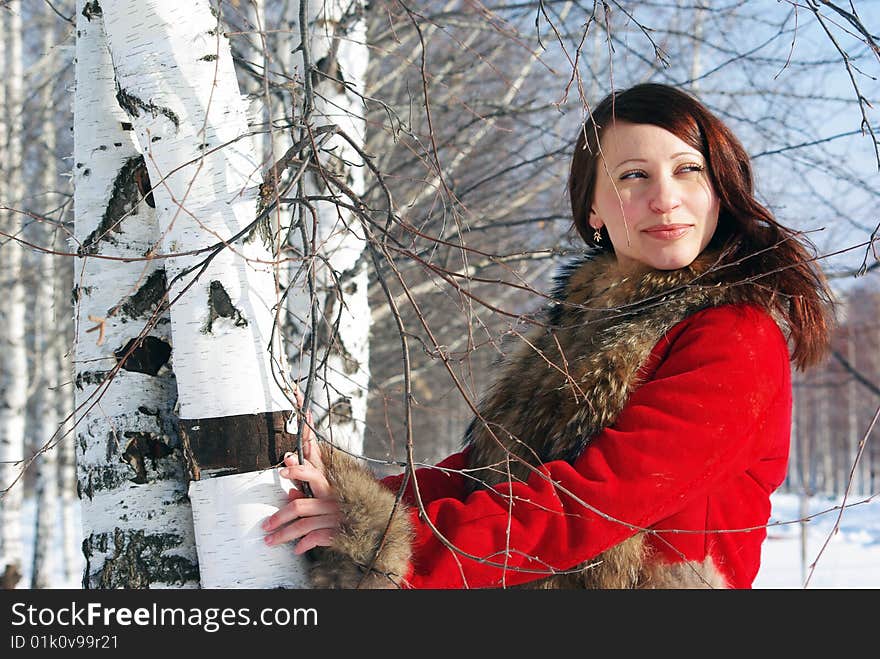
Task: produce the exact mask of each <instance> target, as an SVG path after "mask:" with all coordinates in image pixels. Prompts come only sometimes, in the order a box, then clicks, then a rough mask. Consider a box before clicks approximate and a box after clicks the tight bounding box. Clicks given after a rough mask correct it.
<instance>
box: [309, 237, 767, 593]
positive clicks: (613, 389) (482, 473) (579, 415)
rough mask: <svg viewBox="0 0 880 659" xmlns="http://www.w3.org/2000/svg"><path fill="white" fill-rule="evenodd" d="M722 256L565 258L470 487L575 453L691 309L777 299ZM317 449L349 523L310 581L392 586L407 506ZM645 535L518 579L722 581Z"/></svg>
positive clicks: (346, 461) (632, 584)
mask: <svg viewBox="0 0 880 659" xmlns="http://www.w3.org/2000/svg"><path fill="white" fill-rule="evenodd" d="M721 262H722V259H721V255H720V254H719V253H718V252H716V251H709V250H707V251H704V252H703V254H701V255H700V256H699V257H698V258H697V259H696V260H695V261H694V262H693V263H692V264H691V265H690V266H689V267H687V268H682V269H680V270H671V271H658V270H652V269H649V268H647V267H645V266H639V267H637V268H632V269H628V270H625V269H623V268H621V267H620V266H619V265H618V264H617V261H616V259H615V257H614V255H612V254H604V253H600V254H595V253H591V254H588V255H587V256H586V257H583V258H581V259H578V260H576V261H574V262H572V263H570V264H568V265H567V266H563V268H562V270H561V272H560V275H559V276H558V277H557V285H556V292H555V302H554V304H553V305H552V306H551V308H550V309H549V310H548V312H547V313H546V314H545V320H546V327H540V328H537V329H536V330H535V331H534V332H532V333H531V334H530V335H529V336H528V337H527V340H526V341H523V342H521V344H519V345H518V346H516V348H515V349H514V350H513V351H512V354H511V356H510V358H509V359H508V361H507V363H506V364H505V365H503V366H502V369H503V370H502V373H501V377H500V378H499V379H498V380H497V382H496V383H495V384H494V385H493V387H492V388H491V389H490V390H489V392H488V395H487V396H486V398H485V400H484V401H483V402H482V403H481V404H480V408H479V414H478V415H477V417H476V418H475V419H474V420H473V421H472V422H471V424H470V426H469V428H468V430H467V432H466V435H465V444H466V445H470V446H471V447H472V451H471V453H470V467H471V469H473V470H474V471H472V472H471V475H472V476H474V478H473V479H472V480H471V482H472V483H474V484H473V485H472V486H471V487H472V488H473V489H475V490H476V489H481V488H483V489H485V488H491V487H492V486H493V485H496V484H498V483H500V482H503V481H506V480H508V479H510V478H513V479H521V480H525V479H527V478H528V476H529V474H530V473H531V470H532V467H534V466H537V465H539V464H541V463H543V462H547V461H550V460H568V461H573V460H574V459H575V458H576V457H577V456H578V455H580V453H581V452H582V451H583V450H584V448H585V447H586V446H587V444H588V442H589V441H590V439H591V438H592V437H593V436H594V435H596V434H597V433H599V432H600V431H601V430H602V429H604V428H605V427H607V426H609V425H611V424H613V423H614V421H615V420H616V419H617V417H618V415H619V414H620V412H621V411H622V410H623V407H624V406H625V404H626V402H627V400H628V399H629V397H630V395H631V393H632V391H633V390H634V389H635V387H637V386H638V385H639V372H640V369H641V368H642V367H643V366H644V365H645V363H646V362H647V359H648V357H649V356H650V354H651V352H652V350H653V348H654V346H655V345H656V344H657V343H658V341H660V340H661V339H662V337H663V336H664V335H665V334H666V333H667V332H668V331H669V330H670V329H671V328H672V327H673V326H674V325H675V324H677V323H679V322H680V321H682V320H684V319H685V318H687V317H688V316H690V315H692V314H694V313H696V312H697V311H699V310H701V309H704V308H706V307H710V306H718V305H721V304H733V303H739V302H750V303H753V304H758V305H759V306H761V307H763V308H765V309H769V308H770V307H771V305H770V300H771V299H772V291H767V290H766V289H764V288H762V287H760V286H757V285H752V284H748V283H743V282H742V281H740V279H741V272H740V271H739V270H738V269H737V268H736V267H735V266H734V267H731V266H721V265H719V264H720V263H721ZM524 382H528V383H529V386H528V387H524V386H523V383H524ZM322 451H324V453H323V455H325V456H326V457H325V459H324V462H325V464H326V465H327V475H328V479H329V480H330V483H331V485H333V487H334V490H335V491H336V492H337V495H338V497H339V501H340V504H341V506H342V517H343V522H342V527H341V529H340V532H339V533H338V534H337V536H336V537H335V538H334V542H333V546H332V547H330V548H322V549H320V550H317V549H316V550H313V552H312V553H313V554H314V556H315V558H316V563H315V565H314V567H313V568H312V580H313V585H315V586H316V587H319V588H357V587H361V588H382V587H392V588H393V587H396V586H397V584H398V583H399V582H400V580H401V579H402V578H403V577H404V576H405V574H406V571H407V570H408V564H409V560H410V556H411V541H412V537H413V534H412V530H411V528H410V525H409V518H408V514H407V512H406V510H405V507H404V506H403V505H399V506H395V497H394V495H393V494H392V493H391V492H389V491H387V490H386V489H385V488H384V487H383V486H382V485H381V484H379V483H378V482H377V481H376V480H375V479H374V477H373V475H372V473H370V472H369V470H367V469H366V468H365V467H362V466H360V465H358V464H357V463H356V462H355V461H354V460H353V459H351V458H350V457H348V456H347V455H345V454H343V453H342V452H340V451H332V452H331V451H330V450H329V448H328V447H326V446H324V447H322ZM389 520H391V522H390V525H389ZM645 537H646V536H645V533H644V532H643V533H637V534H636V535H634V536H632V537H630V538H628V539H626V540H624V541H623V542H621V543H620V544H618V545H617V546H615V547H612V548H611V549H609V550H607V551H605V552H603V553H602V554H600V555H599V556H597V557H595V558H594V559H592V560H590V561H588V562H586V563H584V564H583V565H581V566H578V567H577V568H575V569H574V570H570V571H567V572H565V573H560V574H556V575H553V576H551V577H548V578H546V579H543V580H540V581H536V582H533V583H529V584H526V585H524V586H522V587H524V588H541V589H553V588H705V587H711V588H723V587H726V583H725V580H724V578H723V575H722V574H721V573H720V572H719V571H718V570H717V568H716V567H715V565H714V564H713V562H712V560H711V558H707V559H706V561H704V562H703V563H702V564H697V563H694V562H682V563H676V564H660V563H657V562H654V561H652V560H651V556H650V552H649V548H648V544H647V543H646V542H645ZM377 549H378V556H377V557H376V559H375V562H373V559H374V556H375V555H376V554H377ZM368 568H369V570H370V571H369V574H367V573H366V572H367V569H368Z"/></svg>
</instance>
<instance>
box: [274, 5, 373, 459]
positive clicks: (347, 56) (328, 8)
mask: <svg viewBox="0 0 880 659" xmlns="http://www.w3.org/2000/svg"><path fill="white" fill-rule="evenodd" d="M288 7H289V9H288V15H287V25H288V27H289V30H290V36H289V39H290V41H291V43H293V44H298V45H296V47H295V48H293V49H289V50H293V51H294V56H293V58H292V61H290V62H289V63H290V64H291V65H292V66H290V69H291V70H292V71H294V72H296V73H297V74H298V76H299V77H298V80H299V81H301V84H302V94H301V96H300V99H301V105H300V106H299V107H294V108H293V109H294V113H295V114H294V119H295V120H296V121H295V125H296V128H295V130H294V134H295V135H296V137H297V141H302V140H303V139H307V140H308V141H310V142H312V144H313V146H312V149H313V151H314V154H313V157H314V158H315V161H316V164H317V165H318V167H317V168H313V169H310V170H309V171H308V172H306V173H305V175H304V176H303V177H302V178H301V179H300V181H299V183H298V186H297V191H296V197H295V204H294V207H293V208H294V218H293V226H294V227H298V228H299V229H298V230H297V229H296V228H294V230H293V231H292V232H291V244H292V246H293V253H294V255H297V254H298V255H301V256H302V258H306V259H308V258H317V259H318V260H317V261H316V262H315V268H314V273H313V277H314V280H313V282H312V288H313V291H314V292H313V294H312V295H308V296H306V295H291V296H288V298H287V300H288V305H287V310H288V323H289V324H288V335H287V338H288V341H289V354H290V361H291V369H292V376H293V377H295V378H297V379H298V380H301V381H305V383H306V384H305V387H304V388H305V391H306V394H307V396H306V397H307V398H308V399H311V400H312V401H313V402H314V404H315V407H316V409H317V410H318V414H317V415H316V419H315V421H316V425H317V426H318V427H319V428H321V429H322V430H323V431H324V433H325V434H326V436H327V438H328V439H329V441H331V442H332V443H333V444H334V445H337V446H342V447H344V448H345V449H347V450H349V451H352V452H354V453H356V454H360V453H362V452H363V444H364V429H365V428H364V424H365V421H366V414H367V390H368V386H369V379H370V370H369V332H370V307H369V298H368V290H369V278H368V260H367V253H366V252H365V245H366V243H365V240H366V237H365V235H364V232H363V229H362V228H361V225H360V219H359V218H358V216H357V214H356V213H355V212H352V210H351V205H352V199H351V198H350V197H351V196H352V195H354V196H355V197H360V196H362V195H363V194H364V191H365V173H364V172H365V169H366V167H365V165H364V161H363V156H362V150H363V148H364V145H365V139H366V136H365V130H366V125H365V114H366V108H365V107H364V102H363V100H362V99H363V93H364V82H365V76H366V69H367V64H368V61H369V54H368V53H369V51H368V49H367V43H366V18H365V11H366V3H365V2H364V1H363V0H299V1H298V2H291V3H290V4H289V5H288ZM328 127H333V128H334V131H332V132H326V133H323V134H321V133H320V131H321V129H326V128H328ZM319 134H320V137H319ZM328 174H330V175H332V177H334V178H335V180H337V181H341V182H343V183H344V185H345V186H346V187H347V188H348V191H349V193H348V195H347V196H346V195H344V194H341V193H340V191H339V189H338V187H336V186H334V185H332V184H331V183H330V182H328V180H327V179H328V176H327V175H328ZM340 201H342V202H344V203H339V202H340ZM291 263H292V265H293V268H294V272H293V275H292V276H291V281H290V284H289V285H290V286H292V287H293V288H294V289H296V290H301V289H302V288H304V287H306V283H305V280H306V276H307V275H306V273H305V272H304V271H302V270H301V269H299V268H298V267H297V266H298V264H299V259H296V258H295V259H294V260H293V261H292V262H291Z"/></svg>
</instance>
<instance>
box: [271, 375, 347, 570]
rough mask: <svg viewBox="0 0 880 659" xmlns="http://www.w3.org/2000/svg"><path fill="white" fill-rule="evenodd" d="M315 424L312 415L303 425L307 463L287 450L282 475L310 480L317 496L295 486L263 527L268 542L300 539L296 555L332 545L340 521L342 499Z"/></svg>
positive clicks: (279, 542) (273, 543)
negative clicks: (327, 472) (330, 477)
mask: <svg viewBox="0 0 880 659" xmlns="http://www.w3.org/2000/svg"><path fill="white" fill-rule="evenodd" d="M297 393H299V392H297ZM299 398H300V396H297V399H298V400H299ZM311 425H312V418H311V414H309V415H307V417H306V420H305V425H304V427H303V442H302V446H303V458H304V460H303V464H299V461H298V460H297V457H296V454H294V453H287V454H285V456H284V467H282V468H281V469H279V471H278V474H279V475H280V476H281V477H282V478H288V479H290V480H292V481H293V482H294V484H297V483H308V485H309V487H310V488H311V490H312V495H313V496H311V497H308V496H306V495H305V494H304V493H303V492H302V490H300V489H298V488H293V489H291V490H290V492H288V495H287V497H288V500H289V503H288V504H287V505H286V506H284V507H283V508H280V509H279V510H278V512H276V513H275V514H273V515H270V516H269V517H268V518H266V520H265V521H264V522H263V530H264V531H266V532H267V534H266V536H265V537H264V541H265V543H266V544H267V545H280V544H282V543H285V542H292V541H294V540H298V542H297V543H296V547H295V548H294V553H295V554H304V553H305V552H307V551H308V550H309V549H312V548H314V547H327V546H329V545H330V543H331V542H332V541H333V536H334V535H335V533H336V530H337V529H338V528H339V521H340V514H339V502H338V501H337V500H336V496H335V495H334V492H333V489H332V488H331V487H330V483H329V482H328V481H327V477H326V476H325V475H324V464H323V462H322V461H321V451H320V449H318V447H317V445H316V443H315V441H314V439H313V434H312V431H311Z"/></svg>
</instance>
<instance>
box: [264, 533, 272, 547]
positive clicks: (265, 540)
mask: <svg viewBox="0 0 880 659" xmlns="http://www.w3.org/2000/svg"><path fill="white" fill-rule="evenodd" d="M263 542H265V543H266V544H267V545H271V544H272V536H271V535H267V536H264V537H263Z"/></svg>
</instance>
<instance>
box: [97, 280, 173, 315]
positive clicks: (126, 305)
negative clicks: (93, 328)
mask: <svg viewBox="0 0 880 659" xmlns="http://www.w3.org/2000/svg"><path fill="white" fill-rule="evenodd" d="M167 291H168V284H167V282H166V280H165V268H159V269H158V270H154V271H153V273H152V274H151V275H150V276H149V277H147V281H145V282H144V284H143V286H141V287H140V288H139V289H138V290H137V292H135V294H134V295H132V296H131V297H129V298H128V299H127V300H126V301H125V302H123V303H122V304H117V305H115V306H114V307H113V308H112V309H110V310H108V311H107V316H108V317H109V316H112V315H113V314H112V313H111V312H112V311H113V310H114V309H117V308H121V309H122V313H123V316H124V317H128V318H131V319H132V320H137V319H138V318H140V317H141V316H143V315H144V314H147V313H149V312H152V311H153V310H154V309H155V308H156V307H157V306H158V305H159V304H160V303H161V302H162V301H163V300H164V299H165V294H166V293H167ZM124 317H120V319H121V320H123V321H124V320H125V318H124Z"/></svg>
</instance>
